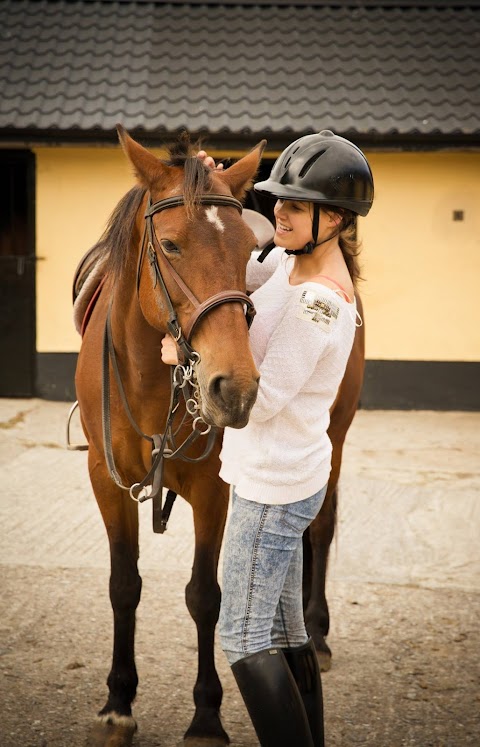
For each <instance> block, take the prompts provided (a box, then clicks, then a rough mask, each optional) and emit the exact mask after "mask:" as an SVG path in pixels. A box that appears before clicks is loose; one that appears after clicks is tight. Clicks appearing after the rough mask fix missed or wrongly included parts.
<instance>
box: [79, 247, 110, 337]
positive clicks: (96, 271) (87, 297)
mask: <svg viewBox="0 0 480 747" xmlns="http://www.w3.org/2000/svg"><path fill="white" fill-rule="evenodd" d="M90 251H91V250H90ZM89 255H90V252H87V254H86V255H85V257H84V260H85V259H86V258H87V257H88V256H89ZM90 259H93V258H92V257H90ZM107 259H108V257H105V256H97V257H96V259H95V261H93V262H90V263H89V264H88V267H86V266H85V265H84V260H82V262H81V263H80V265H79V270H80V269H82V268H83V270H84V271H83V272H82V274H81V277H80V278H79V270H77V273H76V276H75V281H74V298H75V300H74V304H73V323H74V325H75V329H76V330H77V332H78V333H79V334H80V335H82V336H83V334H84V332H85V328H86V326H87V322H88V320H89V318H90V315H91V313H92V311H93V307H94V305H95V302H96V300H97V299H98V296H99V295H100V290H101V287H102V285H103V282H104V280H105V278H106V275H105V266H106V263H107ZM80 280H81V282H79V281H80ZM78 288H80V290H79V291H78V295H75V294H76V290H77V289H78Z"/></svg>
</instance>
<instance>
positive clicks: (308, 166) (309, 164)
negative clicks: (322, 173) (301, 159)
mask: <svg viewBox="0 0 480 747" xmlns="http://www.w3.org/2000/svg"><path fill="white" fill-rule="evenodd" d="M325 151H326V148H323V150H319V151H318V153H315V155H313V156H312V157H311V158H309V159H308V161H307V162H306V163H304V164H303V166H302V168H301V170H300V173H299V175H298V176H299V177H300V179H302V178H303V177H304V176H305V174H308V172H309V171H310V169H311V168H312V166H313V165H314V164H315V163H316V162H317V161H318V159H319V158H320V156H323V154H324V153H325Z"/></svg>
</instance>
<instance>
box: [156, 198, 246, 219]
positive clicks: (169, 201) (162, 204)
mask: <svg viewBox="0 0 480 747" xmlns="http://www.w3.org/2000/svg"><path fill="white" fill-rule="evenodd" d="M197 202H198V203H199V204H200V205H218V206H219V207H234V208H236V210H238V212H239V213H240V214H241V213H242V211H243V205H242V203H241V202H240V201H239V200H236V199H235V197H229V196H228V195H216V194H211V195H201V196H200V197H198V198H197ZM181 205H185V198H184V196H183V195H176V196H175V197H167V198H165V199H164V200H159V201H158V202H154V203H153V204H150V205H148V207H147V212H146V213H145V218H150V217H151V216H152V215H155V213H159V212H160V211H161V210H166V209H167V208H173V207H180V206H181Z"/></svg>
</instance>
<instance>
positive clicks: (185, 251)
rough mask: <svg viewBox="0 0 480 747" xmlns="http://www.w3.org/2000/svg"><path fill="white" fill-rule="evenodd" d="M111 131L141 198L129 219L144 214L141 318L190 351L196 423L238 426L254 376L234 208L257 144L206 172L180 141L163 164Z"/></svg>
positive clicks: (252, 170) (244, 249) (248, 179)
mask: <svg viewBox="0 0 480 747" xmlns="http://www.w3.org/2000/svg"><path fill="white" fill-rule="evenodd" d="M118 132H119V137H120V142H121V144H122V147H123V149H124V151H125V153H126V155H127V157H128V159H129V161H130V162H131V164H132V166H133V168H134V170H135V173H136V175H137V178H138V181H139V183H140V185H141V186H142V187H143V189H144V190H145V202H144V203H143V208H144V211H143V213H140V211H139V217H138V218H137V220H138V221H139V222H140V221H143V222H144V220H145V219H144V216H145V211H146V221H147V230H142V229H141V228H140V224H139V232H138V235H139V236H143V240H142V242H141V246H139V247H138V257H137V293H138V301H139V304H140V308H141V311H142V314H143V317H144V318H145V320H146V321H147V322H148V324H149V325H150V326H151V327H153V328H154V329H156V330H158V332H159V333H161V334H164V333H165V332H166V331H167V330H169V331H170V332H172V334H174V335H175V336H177V335H176V331H178V335H179V337H178V339H179V340H180V341H181V342H184V343H185V340H186V343H187V344H188V346H191V348H192V349H194V351H195V352H196V353H198V355H199V362H198V364H197V366H196V371H197V379H198V384H199V389H200V405H201V415H202V417H203V419H204V420H205V421H206V422H207V423H210V424H212V425H215V426H218V427H225V426H230V427H234V428H242V427H244V426H245V425H246V423H247V422H248V417H249V414H250V410H251V408H252V406H253V403H254V402H255V398H256V394H257V388H258V379H259V374H258V371H257V369H256V367H255V363H254V361H253V358H252V354H251V351H250V347H249V339H248V325H247V321H246V316H245V306H251V302H250V301H249V299H248V298H247V296H246V295H245V294H246V288H245V273H246V265H247V262H248V259H249V257H250V254H251V252H252V250H253V249H254V248H255V246H256V239H255V236H254V234H253V232H252V231H251V230H250V228H249V227H248V226H247V224H246V223H245V222H244V221H243V219H242V217H241V203H240V200H241V199H242V198H243V197H244V195H245V192H246V190H247V189H248V188H249V187H250V186H251V184H252V180H253V178H254V176H255V174H256V171H257V169H258V166H259V163H260V159H261V155H262V151H263V148H264V146H265V141H262V142H261V143H259V144H258V145H257V146H256V147H255V148H254V149H253V150H252V151H251V152H250V153H249V154H248V155H246V156H245V157H244V158H242V159H241V160H239V161H238V162H237V163H235V164H234V165H233V166H231V167H230V168H228V169H226V170H225V171H213V170H211V169H209V168H207V167H206V166H205V165H204V164H203V163H202V162H201V161H200V160H199V159H198V158H197V157H196V154H195V152H194V150H193V148H192V147H191V146H190V144H189V141H188V138H187V137H186V136H183V137H181V138H180V140H179V142H178V143H177V144H176V145H175V146H173V147H172V148H171V149H170V152H169V156H170V159H169V160H168V161H164V160H161V159H159V158H157V157H156V156H155V155H154V154H152V153H150V152H149V151H148V150H146V149H145V148H144V147H143V146H141V145H140V144H139V143H137V142H136V141H135V140H133V139H132V138H131V137H130V136H129V135H128V133H127V132H126V131H125V130H124V129H123V128H121V127H119V128H118ZM172 309H173V310H174V312H172ZM173 313H174V315H175V316H176V318H177V320H178V321H177V322H175V324H173V323H172V314H173ZM175 325H176V326H175ZM172 330H173V331H172ZM161 365H163V364H161Z"/></svg>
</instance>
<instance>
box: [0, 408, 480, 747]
mask: <svg viewBox="0 0 480 747" xmlns="http://www.w3.org/2000/svg"><path fill="white" fill-rule="evenodd" d="M68 409H69V405H67V404H65V403H55V402H45V401H41V400H35V399H32V400H9V399H3V400H2V399H0V520H1V522H2V536H1V540H0V567H1V575H2V595H1V607H0V626H1V654H2V656H1V658H0V698H1V702H2V705H3V708H2V719H1V722H0V745H1V746H2V747H77V746H78V747H80V745H84V744H85V738H86V734H87V731H88V727H89V723H90V719H91V717H92V715H93V714H94V713H95V712H96V710H98V709H99V708H100V707H101V706H102V705H103V702H104V700H105V692H106V690H105V684H104V682H105V678H106V675H107V673H108V668H109V664H110V654H111V650H110V649H111V611H110V606H109V601H108V591H107V589H108V567H109V560H108V553H107V542H106V535H105V531H104V528H103V524H102V522H101V519H100V515H99V513H98V509H97V507H96V504H95V501H94V499H93V496H92V492H91V489H90V485H89V482H88V475H87V470H86V455H85V453H72V452H68V451H66V450H65V448H64V444H65V435H64V430H65V423H66V416H67V412H68ZM74 430H76V434H77V436H78V439H80V438H81V435H80V432H79V430H78V424H77V426H76V429H74ZM479 447H480V413H457V412H451V413H432V412H383V411H382V412H380V411H376V412H370V411H361V412H359V413H358V414H357V416H356V419H355V421H354V424H353V426H352V428H351V429H350V432H349V436H348V440H347V444H346V447H345V452H344V461H343V472H342V477H341V495H340V508H339V523H338V531H337V538H336V541H335V543H334V546H333V547H332V555H331V567H330V573H329V582H328V597H329V601H330V607H331V616H332V630H331V634H330V637H329V641H330V645H331V647H332V649H333V652H334V660H333V666H332V670H331V671H330V672H328V673H326V674H325V675H324V678H323V683H324V691H325V703H326V728H327V746H328V747H349V746H350V745H357V744H366V745H372V746H374V747H402V746H403V745H416V746H418V747H464V746H467V745H479V744H480V716H479V714H480V688H479V684H480V667H479V659H480V654H479V652H480V632H479V626H478V620H479V614H480V583H479V582H480V543H479V528H480V478H479V475H478V472H479V469H478V468H479V454H480V448H479ZM150 524H151V517H150V507H149V506H148V505H147V504H145V505H144V506H142V507H141V553H142V554H141V562H140V565H141V573H142V576H143V579H144V587H143V595H142V602H141V605H140V607H139V613H138V632H137V647H136V648H137V665H138V670H139V676H140V686H139V691H138V696H137V701H136V705H135V716H136V718H137V721H138V724H139V732H138V734H137V736H136V737H135V745H137V746H139V747H176V746H177V745H181V744H182V739H181V738H182V734H183V732H184V731H185V729H186V728H187V726H188V724H189V720H190V718H191V715H192V712H193V710H192V696H191V690H192V687H193V683H194V679H195V668H196V655H195V651H196V645H195V642H196V636H195V629H194V625H193V623H192V621H191V619H190V617H189V615H188V612H187V610H186V608H185V604H184V587H185V584H186V582H187V580H188V577H189V570H190V567H191V561H192V550H193V532H192V522H191V511H190V508H189V506H188V505H186V504H185V503H184V502H183V501H181V500H180V501H178V502H177V504H176V506H175V508H174V512H173V514H172V518H171V520H170V525H169V529H168V532H167V534H166V535H164V536H158V535H153V533H152V532H151V529H150ZM217 661H218V669H219V673H220V677H221V679H222V682H223V684H224V688H225V696H224V703H223V709H222V713H223V722H224V726H225V727H226V729H227V731H228V732H229V734H230V737H231V740H232V745H235V747H253V746H254V745H256V744H257V742H256V739H255V737H254V734H253V730H252V727H251V726H250V724H249V722H248V718H247V715H246V711H245V709H244V706H243V703H242V702H241V699H240V696H239V695H238V692H237V690H236V687H235V684H234V681H233V678H232V676H231V673H230V671H229V669H228V666H227V665H226V662H225V660H224V658H223V655H222V653H221V651H218V653H217ZM292 747H294V746H292Z"/></svg>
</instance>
